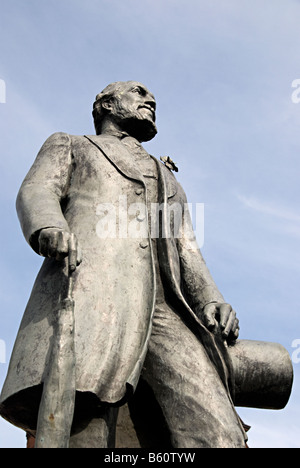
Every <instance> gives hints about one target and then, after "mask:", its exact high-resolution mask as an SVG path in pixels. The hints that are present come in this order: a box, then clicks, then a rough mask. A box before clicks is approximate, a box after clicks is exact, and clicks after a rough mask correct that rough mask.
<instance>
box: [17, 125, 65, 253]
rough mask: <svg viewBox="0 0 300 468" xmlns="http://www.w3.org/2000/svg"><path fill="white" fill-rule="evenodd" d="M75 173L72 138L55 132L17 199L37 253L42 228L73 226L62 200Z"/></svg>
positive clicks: (29, 237)
mask: <svg viewBox="0 0 300 468" xmlns="http://www.w3.org/2000/svg"><path fill="white" fill-rule="evenodd" d="M71 173H72V151H71V138H70V136H69V135H67V134H66V133H55V134H53V135H52V136H50V137H49V138H48V139H47V140H46V142H45V143H44V145H43V146H42V148H41V150H40V152H39V154H38V155H37V157H36V160H35V162H34V163H33V165H32V167H31V169H30V170H29V172H28V174H27V176H26V177H25V180H24V182H23V183H22V186H21V188H20V190H19V193H18V196H17V201H16V208H17V213H18V217H19V220H20V224H21V227H22V231H23V234H24V236H25V239H26V240H27V242H28V243H29V244H30V245H31V247H32V248H33V249H34V250H35V251H36V252H37V253H38V235H39V232H40V231H41V229H44V228H49V227H57V228H61V229H64V230H69V227H68V223H67V221H66V219H65V218H64V215H63V212H62V208H61V201H62V200H63V198H64V197H65V196H66V194H67V191H68V187H69V183H70V177H71Z"/></svg>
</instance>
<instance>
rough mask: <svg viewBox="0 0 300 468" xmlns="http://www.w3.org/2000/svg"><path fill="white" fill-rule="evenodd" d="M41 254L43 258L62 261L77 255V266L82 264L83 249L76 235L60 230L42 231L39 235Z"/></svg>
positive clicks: (49, 229)
mask: <svg viewBox="0 0 300 468" xmlns="http://www.w3.org/2000/svg"><path fill="white" fill-rule="evenodd" d="M38 242H39V254H40V255H42V256H43V257H50V258H55V259H56V260H58V261H59V260H62V259H63V258H65V257H67V256H68V255H69V256H70V254H72V256H74V255H75V258H76V262H77V265H79V264H80V263H81V249H80V247H79V245H78V241H77V239H76V237H75V235H74V234H71V233H70V232H67V231H64V230H62V229H58V228H46V229H42V230H41V232H40V235H39V240H38Z"/></svg>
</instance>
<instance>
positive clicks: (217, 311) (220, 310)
mask: <svg viewBox="0 0 300 468" xmlns="http://www.w3.org/2000/svg"><path fill="white" fill-rule="evenodd" d="M202 319H203V321H204V324H205V325H206V327H207V328H208V329H209V330H210V331H212V332H217V331H221V334H222V337H223V339H225V340H226V341H228V342H231V341H235V340H236V339H237V338H238V336H239V321H238V319H237V317H236V312H235V311H234V310H233V308H232V307H231V305H230V304H226V303H221V302H212V303H209V304H207V305H206V306H205V307H204V309H203V311H202Z"/></svg>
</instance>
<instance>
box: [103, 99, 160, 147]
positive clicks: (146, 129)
mask: <svg viewBox="0 0 300 468" xmlns="http://www.w3.org/2000/svg"><path fill="white" fill-rule="evenodd" d="M151 114H152V113H150V111H148V110H145V109H143V108H142V109H141V110H133V109H131V108H129V107H126V106H124V105H123V104H122V103H121V101H120V100H119V99H115V105H114V110H113V111H112V115H113V117H114V120H115V121H116V122H117V124H118V125H119V126H120V128H121V129H122V130H124V131H125V132H127V133H128V134H129V135H130V136H132V137H134V138H136V139H137V140H138V141H140V142H142V141H149V140H152V138H154V137H155V135H156V134H157V127H156V125H155V114H154V113H153V115H152V116H151Z"/></svg>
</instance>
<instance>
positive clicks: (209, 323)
mask: <svg viewBox="0 0 300 468" xmlns="http://www.w3.org/2000/svg"><path fill="white" fill-rule="evenodd" d="M216 306H217V304H207V305H206V306H205V307H204V314H203V320H204V324H205V326H206V327H207V328H208V329H209V330H210V331H213V330H214V329H215V327H216V326H217V325H218V322H217V320H216V318H215V317H216V313H217V307H216Z"/></svg>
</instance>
